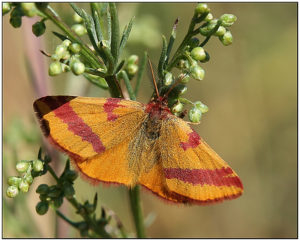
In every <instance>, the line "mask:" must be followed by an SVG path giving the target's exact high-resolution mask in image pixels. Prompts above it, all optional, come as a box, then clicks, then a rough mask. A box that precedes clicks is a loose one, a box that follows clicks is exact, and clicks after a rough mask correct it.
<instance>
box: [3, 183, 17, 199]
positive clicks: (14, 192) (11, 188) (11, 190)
mask: <svg viewBox="0 0 300 241" xmlns="http://www.w3.org/2000/svg"><path fill="white" fill-rule="evenodd" d="M18 194H19V189H18V188H17V187H16V186H9V187H8V188H7V190H6V196H7V197H10V198H14V197H15V196H17V195H18Z"/></svg>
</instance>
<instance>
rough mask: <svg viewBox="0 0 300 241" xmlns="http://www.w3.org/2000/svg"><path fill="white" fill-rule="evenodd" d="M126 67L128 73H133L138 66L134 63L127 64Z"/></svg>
mask: <svg viewBox="0 0 300 241" xmlns="http://www.w3.org/2000/svg"><path fill="white" fill-rule="evenodd" d="M126 69H127V72H128V74H129V75H135V74H136V72H137V71H138V69H139V67H138V66H137V65H136V64H129V65H127V68H126Z"/></svg>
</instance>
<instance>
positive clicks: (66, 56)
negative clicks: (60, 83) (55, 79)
mask: <svg viewBox="0 0 300 241" xmlns="http://www.w3.org/2000/svg"><path fill="white" fill-rule="evenodd" d="M69 58H71V54H70V52H69V51H68V50H67V51H66V52H65V54H64V55H63V56H62V59H63V60H67V59H69Z"/></svg>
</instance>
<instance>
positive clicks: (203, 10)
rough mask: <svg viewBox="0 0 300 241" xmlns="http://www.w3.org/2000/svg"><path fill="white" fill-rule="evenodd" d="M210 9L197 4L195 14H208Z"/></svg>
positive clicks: (204, 4)
mask: <svg viewBox="0 0 300 241" xmlns="http://www.w3.org/2000/svg"><path fill="white" fill-rule="evenodd" d="M209 11H210V9H209V8H208V6H207V4H206V3H199V4H198V5H197V7H196V9H195V12H196V13H198V14H203V13H207V12H209Z"/></svg>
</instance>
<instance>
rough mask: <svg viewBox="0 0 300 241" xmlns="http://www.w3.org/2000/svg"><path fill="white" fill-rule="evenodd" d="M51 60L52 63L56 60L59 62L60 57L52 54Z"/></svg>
mask: <svg viewBox="0 0 300 241" xmlns="http://www.w3.org/2000/svg"><path fill="white" fill-rule="evenodd" d="M51 59H52V60H53V61H58V60H60V57H59V56H58V55H57V54H52V55H51Z"/></svg>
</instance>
